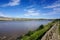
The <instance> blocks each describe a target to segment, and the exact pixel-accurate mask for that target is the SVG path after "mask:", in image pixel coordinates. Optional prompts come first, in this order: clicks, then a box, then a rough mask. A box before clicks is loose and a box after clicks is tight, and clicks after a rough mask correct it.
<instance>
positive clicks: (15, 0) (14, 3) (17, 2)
mask: <svg viewBox="0 0 60 40" xmlns="http://www.w3.org/2000/svg"><path fill="white" fill-rule="evenodd" d="M19 3H20V0H11V1H10V2H9V3H7V4H3V5H2V7H6V6H16V5H19Z"/></svg>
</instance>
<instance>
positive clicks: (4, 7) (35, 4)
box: [0, 0, 60, 18]
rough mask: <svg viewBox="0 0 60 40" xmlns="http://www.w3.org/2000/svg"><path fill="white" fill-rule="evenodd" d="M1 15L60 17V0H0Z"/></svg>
mask: <svg viewBox="0 0 60 40" xmlns="http://www.w3.org/2000/svg"><path fill="white" fill-rule="evenodd" d="M0 16H4V17H16V18H60V0H0Z"/></svg>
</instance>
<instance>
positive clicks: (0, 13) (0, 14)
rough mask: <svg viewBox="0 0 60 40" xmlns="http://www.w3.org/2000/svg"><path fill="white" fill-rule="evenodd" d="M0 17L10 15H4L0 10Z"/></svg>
mask: <svg viewBox="0 0 60 40" xmlns="http://www.w3.org/2000/svg"><path fill="white" fill-rule="evenodd" d="M0 17H11V16H8V15H5V14H4V13H3V12H0Z"/></svg>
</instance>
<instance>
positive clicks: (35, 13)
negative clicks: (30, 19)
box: [24, 9, 40, 16]
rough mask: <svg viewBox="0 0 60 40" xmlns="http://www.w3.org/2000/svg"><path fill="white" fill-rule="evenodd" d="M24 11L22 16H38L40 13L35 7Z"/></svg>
mask: <svg viewBox="0 0 60 40" xmlns="http://www.w3.org/2000/svg"><path fill="white" fill-rule="evenodd" d="M25 11H26V13H25V14H24V16H39V15H40V13H39V12H38V11H37V10H35V9H28V10H25Z"/></svg>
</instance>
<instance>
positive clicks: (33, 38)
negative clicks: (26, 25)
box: [19, 20, 57, 40]
mask: <svg viewBox="0 0 60 40" xmlns="http://www.w3.org/2000/svg"><path fill="white" fill-rule="evenodd" d="M56 21H57V20H54V21H53V22H51V23H48V24H47V25H41V26H40V27H39V28H38V29H37V30H36V31H34V32H32V31H29V32H28V33H27V34H26V35H24V36H22V37H21V38H19V40H40V39H41V38H42V36H43V35H44V34H45V33H46V32H47V31H48V30H49V29H50V28H51V27H52V26H53V25H54V23H55V22H56Z"/></svg>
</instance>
